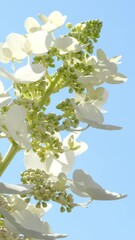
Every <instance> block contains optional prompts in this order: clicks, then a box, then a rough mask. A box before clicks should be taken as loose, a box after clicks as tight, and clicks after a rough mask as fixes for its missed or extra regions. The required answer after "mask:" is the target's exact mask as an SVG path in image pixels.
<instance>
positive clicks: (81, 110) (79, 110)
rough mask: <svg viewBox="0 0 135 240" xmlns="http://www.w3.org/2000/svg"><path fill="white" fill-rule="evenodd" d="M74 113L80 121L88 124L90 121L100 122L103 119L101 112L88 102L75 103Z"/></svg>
mask: <svg viewBox="0 0 135 240" xmlns="http://www.w3.org/2000/svg"><path fill="white" fill-rule="evenodd" d="M75 114H76V117H77V118H78V119H79V120H80V121H82V122H86V123H88V124H90V125H91V122H92V121H93V122H96V123H99V124H101V123H102V122H103V120H104V118H103V115H102V113H101V112H100V111H99V110H98V109H97V108H96V107H95V106H94V105H92V104H91V103H88V102H87V103H86V102H84V103H80V104H78V105H75Z"/></svg>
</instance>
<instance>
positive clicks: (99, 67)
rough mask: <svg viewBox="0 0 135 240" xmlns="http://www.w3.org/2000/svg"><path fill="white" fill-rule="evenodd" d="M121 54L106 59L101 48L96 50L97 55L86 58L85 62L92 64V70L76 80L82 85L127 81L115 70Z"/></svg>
mask: <svg viewBox="0 0 135 240" xmlns="http://www.w3.org/2000/svg"><path fill="white" fill-rule="evenodd" d="M120 58H121V56H117V57H114V58H110V59H107V57H106V55H105V53H104V52H103V50H102V49H98V50H97V57H96V56H91V57H89V58H88V59H87V64H88V65H92V67H93V71H92V72H91V73H90V74H88V75H85V76H83V75H80V76H79V77H78V79H77V81H78V82H80V83H82V84H83V85H84V86H87V85H89V84H90V85H93V86H96V85H101V84H103V83H104V82H107V83H110V84H117V83H123V82H126V81H127V77H126V76H125V75H123V74H121V73H119V72H117V64H119V62H118V61H119V59H120Z"/></svg>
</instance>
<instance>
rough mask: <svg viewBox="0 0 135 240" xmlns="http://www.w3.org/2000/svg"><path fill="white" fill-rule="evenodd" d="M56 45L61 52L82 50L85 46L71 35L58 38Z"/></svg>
mask: <svg viewBox="0 0 135 240" xmlns="http://www.w3.org/2000/svg"><path fill="white" fill-rule="evenodd" d="M54 45H55V47H56V48H57V49H59V50H60V54H65V53H68V52H80V51H81V50H82V49H83V47H84V45H80V44H79V42H78V40H77V39H76V38H74V37H69V36H66V37H64V36H63V37H59V38H56V40H55V41H54Z"/></svg>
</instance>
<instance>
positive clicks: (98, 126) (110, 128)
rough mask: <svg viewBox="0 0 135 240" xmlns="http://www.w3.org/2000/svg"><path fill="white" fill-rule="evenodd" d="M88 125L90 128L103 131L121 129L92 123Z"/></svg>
mask: <svg viewBox="0 0 135 240" xmlns="http://www.w3.org/2000/svg"><path fill="white" fill-rule="evenodd" d="M89 124H90V126H91V127H94V128H98V129H103V130H121V129H122V127H119V126H115V125H110V124H100V123H97V122H94V121H90V122H89Z"/></svg>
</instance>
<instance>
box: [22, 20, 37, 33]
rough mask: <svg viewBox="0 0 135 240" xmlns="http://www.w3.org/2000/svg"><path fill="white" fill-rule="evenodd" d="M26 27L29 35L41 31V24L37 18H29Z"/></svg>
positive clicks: (25, 23)
mask: <svg viewBox="0 0 135 240" xmlns="http://www.w3.org/2000/svg"><path fill="white" fill-rule="evenodd" d="M24 27H25V29H26V31H27V32H28V33H32V32H35V31H37V30H39V29H40V24H39V23H38V21H37V20H36V19H35V18H33V17H28V18H26V20H25V22H24Z"/></svg>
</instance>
